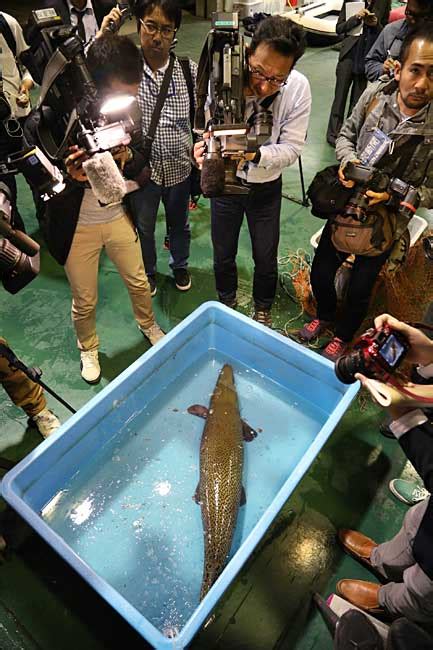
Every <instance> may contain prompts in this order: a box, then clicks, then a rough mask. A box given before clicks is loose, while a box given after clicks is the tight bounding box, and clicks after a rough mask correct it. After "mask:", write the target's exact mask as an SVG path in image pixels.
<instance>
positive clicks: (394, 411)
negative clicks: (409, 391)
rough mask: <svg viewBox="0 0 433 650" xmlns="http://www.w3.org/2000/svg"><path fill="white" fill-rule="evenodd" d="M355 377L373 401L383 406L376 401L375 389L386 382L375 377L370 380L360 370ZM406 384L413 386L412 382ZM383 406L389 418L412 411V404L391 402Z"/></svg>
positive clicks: (396, 418)
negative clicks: (397, 404) (402, 404)
mask: <svg viewBox="0 0 433 650" xmlns="http://www.w3.org/2000/svg"><path fill="white" fill-rule="evenodd" d="M355 379H359V381H360V382H361V384H362V387H363V388H365V389H366V390H368V392H369V393H370V395H371V396H372V398H373V400H374V401H375V403H376V404H378V405H379V406H382V407H383V405H381V404H380V403H379V402H378V401H377V395H376V391H377V390H380V387H381V386H383V387H384V388H385V387H386V384H384V383H383V382H381V381H378V380H377V379H374V380H371V379H370V378H368V377H366V376H365V375H363V374H362V373H360V372H357V373H356V374H355ZM406 386H409V387H411V386H413V384H410V383H409V384H406ZM385 390H386V388H385ZM385 408H386V410H387V411H388V413H389V416H390V418H391V420H398V419H399V418H401V417H402V416H403V415H405V413H409V412H410V411H413V407H412V406H395V405H392V404H391V405H390V406H387V407H385Z"/></svg>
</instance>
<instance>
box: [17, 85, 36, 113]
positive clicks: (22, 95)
mask: <svg viewBox="0 0 433 650" xmlns="http://www.w3.org/2000/svg"><path fill="white" fill-rule="evenodd" d="M33 86H34V83H33V81H32V79H23V81H22V83H21V86H20V90H19V94H18V97H17V104H18V106H21V108H26V106H28V105H29V103H30V90H31V89H32V88H33Z"/></svg>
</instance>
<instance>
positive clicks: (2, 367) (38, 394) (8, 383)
mask: <svg viewBox="0 0 433 650" xmlns="http://www.w3.org/2000/svg"><path fill="white" fill-rule="evenodd" d="M0 342H1V343H3V344H4V345H7V341H5V339H3V338H0ZM0 382H1V384H2V386H3V388H4V389H5V391H6V392H7V394H8V395H9V397H10V398H11V400H12V401H13V403H14V404H15V406H19V407H20V408H22V409H24V411H25V412H26V413H27V415H28V416H29V417H33V416H34V415H37V414H38V413H40V412H41V411H42V409H44V408H45V407H46V405H47V403H46V401H45V397H44V393H43V390H42V388H41V387H40V386H39V384H36V383H35V382H34V381H32V380H31V379H29V378H28V377H27V375H25V374H24V373H23V372H22V371H21V370H16V368H13V367H12V368H11V367H10V366H9V363H8V361H7V360H6V359H5V358H4V357H0Z"/></svg>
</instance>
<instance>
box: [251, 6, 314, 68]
mask: <svg viewBox="0 0 433 650" xmlns="http://www.w3.org/2000/svg"><path fill="white" fill-rule="evenodd" d="M261 44H265V45H267V46H268V47H271V48H272V49H273V50H275V52H278V54H282V56H287V57H289V56H293V58H294V62H295V63H296V61H297V60H298V59H300V58H301V56H302V55H303V54H304V52H305V32H304V29H303V28H302V27H300V26H299V25H296V23H294V22H293V21H291V20H289V19H288V18H282V17H281V16H270V17H269V18H265V19H264V20H262V21H261V22H260V23H259V25H258V27H257V29H256V31H255V32H254V36H253V38H252V40H251V45H250V52H251V53H253V52H255V51H256V49H257V48H258V46H259V45H261Z"/></svg>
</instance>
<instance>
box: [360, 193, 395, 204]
mask: <svg viewBox="0 0 433 650" xmlns="http://www.w3.org/2000/svg"><path fill="white" fill-rule="evenodd" d="M365 194H366V195H367V196H368V197H369V198H370V200H369V202H368V205H369V206H372V205H377V203H386V201H389V199H390V196H389V194H388V192H373V191H372V190H367V191H366V193H365Z"/></svg>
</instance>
